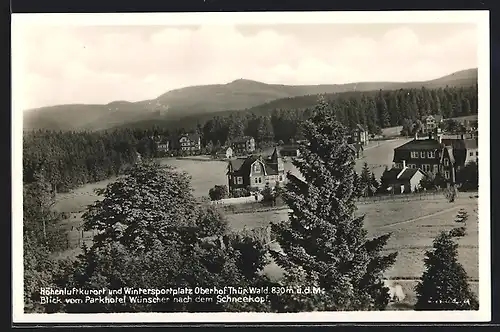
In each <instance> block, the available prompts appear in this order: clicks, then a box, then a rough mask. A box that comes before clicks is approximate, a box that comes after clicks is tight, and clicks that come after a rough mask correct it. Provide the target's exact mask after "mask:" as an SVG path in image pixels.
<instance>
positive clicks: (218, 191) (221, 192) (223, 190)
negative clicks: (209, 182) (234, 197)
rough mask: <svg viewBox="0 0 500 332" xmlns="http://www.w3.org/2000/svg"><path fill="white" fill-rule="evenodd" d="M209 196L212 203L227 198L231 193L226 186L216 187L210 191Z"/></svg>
mask: <svg viewBox="0 0 500 332" xmlns="http://www.w3.org/2000/svg"><path fill="white" fill-rule="evenodd" d="M208 195H209V196H210V199H211V200H212V201H219V200H221V199H224V198H227V197H228V195H229V191H228V189H227V186H226V185H215V186H214V187H213V188H211V189H210V190H209V191H208Z"/></svg>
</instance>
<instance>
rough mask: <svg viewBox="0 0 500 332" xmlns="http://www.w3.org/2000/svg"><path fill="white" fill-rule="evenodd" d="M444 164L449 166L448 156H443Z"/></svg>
mask: <svg viewBox="0 0 500 332" xmlns="http://www.w3.org/2000/svg"><path fill="white" fill-rule="evenodd" d="M444 165H445V166H449V165H450V160H449V159H448V158H444Z"/></svg>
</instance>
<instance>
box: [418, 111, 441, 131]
mask: <svg viewBox="0 0 500 332" xmlns="http://www.w3.org/2000/svg"><path fill="white" fill-rule="evenodd" d="M421 121H422V130H421V131H422V134H428V133H432V132H434V131H435V130H436V129H437V128H438V127H439V125H440V124H441V122H443V117H442V116H441V115H425V116H423V117H422V118H421Z"/></svg>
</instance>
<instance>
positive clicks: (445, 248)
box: [415, 232, 479, 310]
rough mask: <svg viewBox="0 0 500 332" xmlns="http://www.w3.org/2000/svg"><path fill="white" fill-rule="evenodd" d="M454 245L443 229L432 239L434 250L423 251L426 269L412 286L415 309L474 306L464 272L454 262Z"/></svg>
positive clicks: (459, 308) (455, 247) (476, 303)
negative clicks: (415, 296)
mask: <svg viewBox="0 0 500 332" xmlns="http://www.w3.org/2000/svg"><path fill="white" fill-rule="evenodd" d="M457 247H458V244H456V243H455V242H454V241H453V239H452V237H451V236H450V234H448V233H447V232H441V233H440V234H439V235H438V237H437V238H436V239H435V240H434V245H433V249H434V250H430V251H427V252H426V254H425V255H426V258H425V263H424V264H425V267H426V270H425V271H424V273H423V274H422V277H421V279H420V282H419V283H418V284H417V286H416V287H415V291H416V293H417V303H416V305H415V310H478V308H479V303H478V300H477V298H476V296H475V295H474V294H473V293H472V291H471V289H470V286H469V284H468V282H467V273H466V272H465V269H464V267H463V266H462V264H460V263H459V262H458V252H457Z"/></svg>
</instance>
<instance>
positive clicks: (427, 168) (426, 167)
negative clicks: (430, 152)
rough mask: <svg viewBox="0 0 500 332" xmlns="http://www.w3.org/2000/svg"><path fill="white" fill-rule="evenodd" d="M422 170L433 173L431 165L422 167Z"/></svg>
mask: <svg viewBox="0 0 500 332" xmlns="http://www.w3.org/2000/svg"><path fill="white" fill-rule="evenodd" d="M422 170H423V171H424V172H426V173H429V172H430V171H431V165H429V164H424V165H422Z"/></svg>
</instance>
